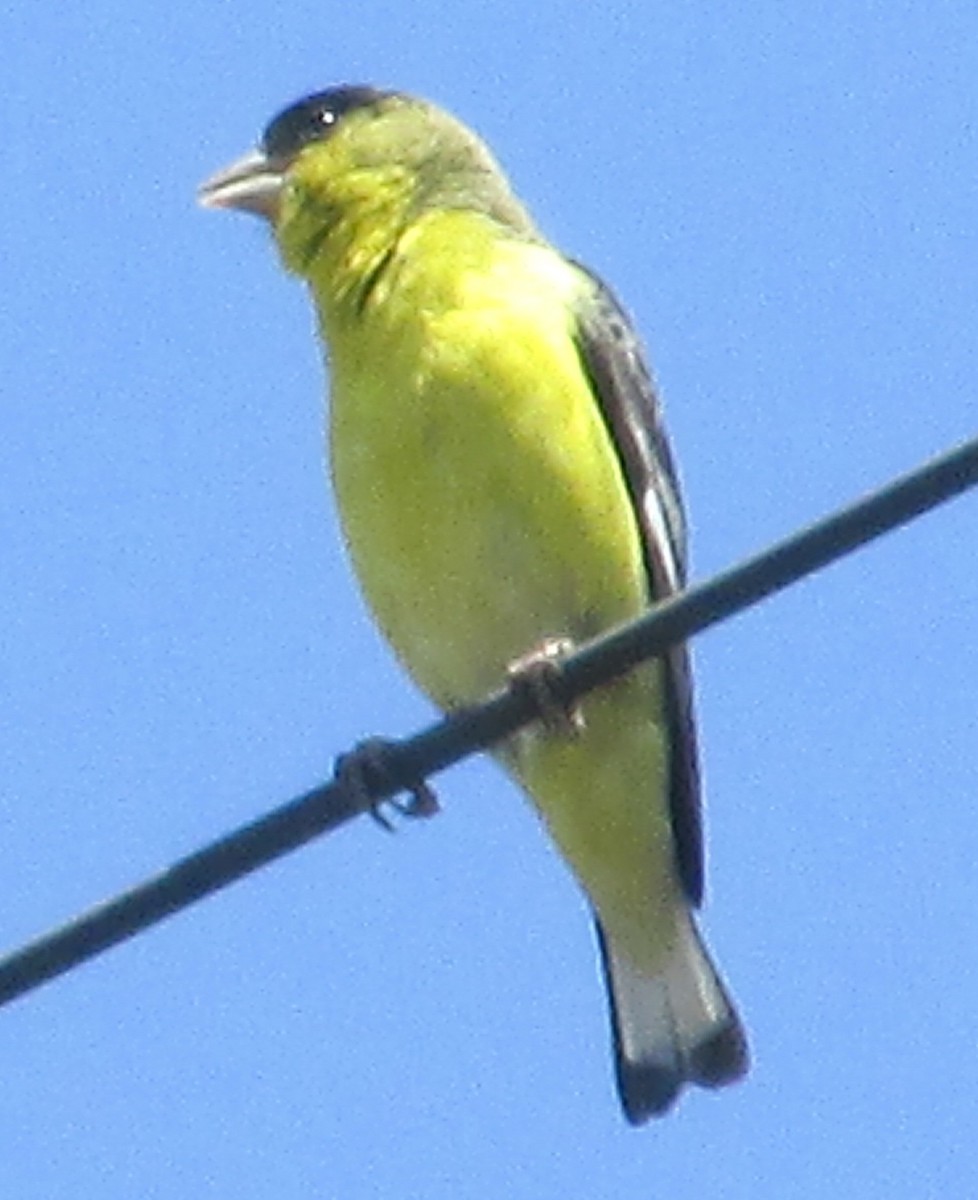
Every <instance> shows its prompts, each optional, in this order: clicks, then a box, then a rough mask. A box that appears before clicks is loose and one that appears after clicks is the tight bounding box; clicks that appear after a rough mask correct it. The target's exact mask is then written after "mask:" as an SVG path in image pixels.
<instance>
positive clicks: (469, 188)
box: [200, 86, 748, 1124]
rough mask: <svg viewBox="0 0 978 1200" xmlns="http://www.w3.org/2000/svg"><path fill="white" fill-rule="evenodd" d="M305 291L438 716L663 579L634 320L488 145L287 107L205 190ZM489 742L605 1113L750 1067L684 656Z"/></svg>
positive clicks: (403, 623) (665, 592) (387, 570)
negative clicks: (580, 998) (573, 883)
mask: <svg viewBox="0 0 978 1200" xmlns="http://www.w3.org/2000/svg"><path fill="white" fill-rule="evenodd" d="M200 198H201V200H202V202H203V203H204V204H205V205H207V206H212V207H218V208H236V209H244V210H246V211H249V212H252V213H257V214H259V215H260V216H262V217H264V218H265V219H267V220H268V222H269V223H270V225H271V227H272V230H273V231H274V235H275V239H276V242H277V244H278V248H279V251H280V253H281V257H282V261H283V263H284V265H285V267H286V269H287V270H288V271H290V272H292V273H294V274H296V275H299V276H300V277H302V278H303V279H304V280H305V281H306V282H307V283H308V285H309V288H310V290H311V292H312V296H313V299H314V301H315V304H316V309H317V312H318V317H319V324H320V330H321V333H322V338H323V342H324V344H325V348H326V352H327V358H328V366H329V374H330V378H331V382H332V389H331V390H332V396H331V404H330V433H331V437H330V443H331V465H332V475H333V482H334V486H335V491H336V496H337V500H338V505H339V511H340V516H341V521H342V525H343V529H344V533H345V537H346V541H347V544H348V547H349V551H350V554H351V556H352V559H353V562H354V565H355V567H356V571H357V574H358V576H359V579H360V583H361V586H362V589H363V591H364V593H365V595H366V598H367V601H368V603H369V605H370V607H371V608H372V610H373V613H374V615H375V617H376V619H377V621H378V623H379V625H380V627H381V629H382V630H383V632H384V634H385V635H386V637H387V638H388V640H389V641H390V643H391V645H392V646H393V648H394V650H395V652H396V653H397V655H398V656H399V658H400V659H401V661H402V663H403V664H404V666H405V667H406V669H407V670H408V672H409V673H410V674H411V675H412V676H413V678H414V679H415V681H416V682H417V683H418V684H419V686H420V687H421V688H422V689H423V690H424V691H425V692H427V694H428V695H429V696H430V697H431V698H432V699H433V700H434V701H435V703H436V704H438V705H440V706H441V707H442V708H443V709H445V710H450V709H453V708H456V707H457V706H459V705H466V704H471V703H474V702H476V701H478V700H479V699H480V698H482V697H484V696H485V695H486V694H488V693H489V692H490V691H492V690H494V689H495V688H497V687H498V686H499V685H500V684H502V683H504V682H505V679H506V676H507V671H508V670H510V669H512V666H513V664H514V663H516V664H520V663H525V662H527V661H529V660H530V659H532V656H533V655H534V654H535V653H537V652H542V653H546V649H545V648H547V647H553V646H554V645H555V644H565V643H576V642H581V641H585V640H587V639H588V638H591V637H593V636H594V635H595V634H598V633H600V632H601V631H603V630H606V629H607V628H609V627H610V626H612V625H615V624H618V623H620V622H623V621H627V620H629V619H631V618H634V617H636V616H638V615H639V614H640V613H642V612H644V611H645V610H646V609H647V608H648V607H649V606H650V605H651V604H653V603H655V602H656V601H657V600H660V599H662V598H663V597H666V596H669V595H671V594H672V593H673V592H675V591H676V590H678V589H679V588H680V587H682V586H683V583H684V581H685V577H686V532H685V525H684V516H683V510H682V505H681V500H680V494H679V487H678V482H677V478H676V472H675V468H674V465H673V461H672V456H671V453H670V450H669V446H668V443H667V441H666V436H665V432H664V429H663V425H662V419H661V415H660V408H659V403H658V399H657V396H656V393H655V390H654V387H653V384H652V381H651V378H650V376H649V373H648V370H647V368H646V366H645V363H644V360H643V355H642V351H641V348H640V346H639V343H638V340H637V338H636V335H635V333H634V332H633V330H632V327H631V325H630V323H629V320H628V318H627V317H626V315H625V314H624V312H623V311H622V309H621V308H620V307H619V305H618V303H617V301H616V300H615V298H614V296H613V295H612V294H611V292H610V291H609V290H608V289H607V288H606V287H605V285H604V284H603V283H601V281H600V280H599V279H598V278H597V277H596V276H595V275H593V274H592V273H591V272H589V271H588V270H586V269H585V268H584V267H582V266H581V265H579V264H578V263H576V262H574V261H572V260H571V259H568V258H566V257H564V256H563V255H562V254H560V253H559V252H558V251H557V250H556V249H554V248H553V247H552V246H551V245H550V244H549V243H548V242H547V241H546V240H545V239H544V238H543V236H542V235H541V234H540V232H539V231H538V230H537V228H536V226H535V225H534V223H533V221H532V220H531V218H530V216H529V215H528V213H527V212H526V210H525V209H524V207H523V206H522V205H521V203H520V202H519V200H518V199H517V198H516V197H515V195H514V194H513V192H512V191H511V189H510V186H509V183H508V181H507V179H506V177H505V175H504V174H503V172H502V170H501V169H500V168H499V166H498V165H497V163H496V162H495V160H494V159H493V157H492V155H491V154H490V152H489V150H488V149H487V147H486V146H485V145H484V144H483V143H482V142H481V141H480V140H479V139H478V138H477V137H476V136H475V135H474V134H473V133H471V132H470V131H469V130H468V129H467V128H466V127H465V126H463V125H462V124H460V123H459V122H458V121H457V120H455V119H454V118H453V117H451V116H450V115H449V114H448V113H446V112H444V111H442V110H441V109H439V108H437V107H436V106H435V105H433V104H430V103H428V102H426V101H424V100H420V99H417V98H415V97H412V96H409V95H407V94H404V93H401V92H393V91H381V90H377V89H375V88H372V87H364V86H343V87H336V88H331V89H329V90H327V91H324V92H319V93H317V94H315V95H312V96H308V97H307V98H305V99H303V100H300V101H298V102H297V103H295V104H293V105H291V106H290V107H289V108H287V109H285V110H284V111H283V112H281V113H280V114H279V115H278V116H276V117H275V118H274V120H272V122H271V123H270V124H269V125H268V126H267V128H266V129H265V132H264V135H263V136H262V139H261V142H260V144H259V147H258V149H257V150H256V151H254V152H252V153H251V154H249V155H247V156H246V157H245V158H243V159H241V160H240V161H238V162H236V163H234V164H233V165H232V166H231V167H229V168H227V169H226V170H224V171H222V172H220V173H219V174H217V175H215V176H213V177H212V178H211V179H209V180H208V181H207V182H206V183H205V184H204V185H203V186H202V188H201V192H200ZM577 716H578V718H579V726H580V727H579V728H577V729H576V730H574V729H570V728H568V729H563V730H561V729H556V728H554V727H553V726H554V723H553V722H538V723H537V724H535V725H534V726H531V727H530V728H529V729H527V730H524V731H523V732H522V733H520V734H519V735H517V736H515V737H513V738H512V739H511V740H510V741H509V742H508V743H506V744H505V745H504V746H502V747H500V748H498V749H497V751H496V755H497V757H498V759H499V760H500V762H501V763H502V764H503V765H504V767H505V768H506V770H507V771H508V772H509V773H510V775H511V776H512V777H513V778H514V779H515V780H516V781H517V783H518V784H519V785H520V786H521V787H522V788H523V790H524V791H525V792H526V793H527V794H528V796H529V797H530V798H531V800H532V801H533V803H534V805H535V806H536V808H537V810H538V812H539V813H540V815H541V816H542V818H543V820H544V822H545V824H546V826H547V827H548V829H549V831H550V833H551V835H552V837H553V839H554V841H555V842H556V844H557V846H558V848H559V849H560V851H561V852H562V853H563V855H564V857H565V858H566V860H567V862H568V863H569V864H570V867H571V869H572V870H573V872H574V874H575V875H576V877H577V879H578V881H579V883H580V885H581V887H582V888H583V890H584V892H585V894H586V896H587V898H588V900H589V902H590V905H591V907H592V909H593V911H594V914H595V918H596V925H597V930H598V941H599V944H600V949H601V954H602V960H603V964H604V971H605V978H606V980H607V983H608V989H609V994H610V998H611V1012H612V1032H613V1038H614V1048H615V1060H616V1074H617V1081H618V1087H619V1093H620V1096H621V1101H622V1105H623V1108H624V1111H625V1115H626V1117H627V1118H628V1120H629V1121H630V1122H632V1123H633V1124H639V1123H641V1122H643V1121H645V1120H646V1119H647V1118H648V1117H650V1116H652V1115H657V1114H660V1113H664V1112H665V1111H666V1110H667V1109H668V1108H669V1107H670V1106H671V1104H672V1103H673V1101H674V1100H675V1098H676V1096H677V1095H678V1093H679V1091H680V1089H681V1088H682V1086H683V1084H685V1083H694V1084H700V1085H701V1086H704V1087H719V1086H722V1085H724V1084H727V1083H732V1082H733V1081H735V1080H737V1079H739V1078H740V1077H741V1076H742V1075H743V1074H744V1073H745V1071H746V1070H747V1063H748V1054H747V1041H746V1037H745V1034H744V1031H743V1027H742V1025H741V1023H740V1021H739V1019H738V1017H737V1014H736V1012H735V1009H734V1007H733V1005H732V1003H731V1001H730V998H729V996H728V995H727V992H726V990H725V988H724V986H723V984H722V983H721V981H720V978H719V976H718V974H717V971H716V969H715V968H714V966H713V965H712V963H711V962H710V959H709V957H708V954H707V952H706V949H705V947H704V945H703V942H702V940H701V938H700V934H699V932H698V930H697V927H696V924H695V921H694V918H693V910H694V909H695V908H696V907H697V906H698V905H699V904H700V902H701V899H702V892H703V846H702V832H701V817H700V795H699V791H700V788H699V776H698V768H697V748H696V738H695V729H694V723H693V710H692V690H691V680H690V667H689V659H688V655H687V651H686V648H685V647H684V646H679V647H676V648H675V649H673V650H672V651H671V652H670V653H669V654H668V655H667V656H666V657H664V658H663V659H662V660H660V661H657V662H655V663H652V664H647V665H645V666H643V667H640V668H639V669H638V670H636V671H634V672H633V673H632V674H630V675H629V676H628V677H626V678H624V679H622V680H621V681H619V682H616V683H615V684H613V685H611V686H608V687H606V688H603V689H601V690H599V691H598V692H595V693H593V694H591V695H590V696H589V697H587V698H586V699H585V700H583V701H582V702H581V704H580V707H579V712H578V714H577Z"/></svg>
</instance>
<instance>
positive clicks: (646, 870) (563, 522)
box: [330, 246, 675, 961]
mask: <svg viewBox="0 0 978 1200" xmlns="http://www.w3.org/2000/svg"><path fill="white" fill-rule="evenodd" d="M500 253H501V254H503V255H506V254H510V255H513V256H519V261H514V262H513V263H512V264H510V263H508V262H506V261H502V262H500V263H498V264H497V269H494V270H491V271H473V272H471V273H470V274H469V275H468V276H467V277H466V278H465V279H464V281H463V282H461V283H459V282H457V281H456V283H455V284H454V285H453V290H452V292H451V294H450V295H448V296H446V302H445V304H444V306H440V305H439V304H437V303H433V302H432V297H433V296H437V295H438V293H437V289H432V288H431V287H430V286H429V287H428V288H427V290H426V291H425V292H424V295H423V298H422V299H419V301H418V303H417V304H414V305H412V304H410V303H409V302H408V303H406V300H408V299H409V297H407V296H406V295H405V292H409V288H408V282H409V281H407V280H406V281H405V286H404V288H403V289H402V290H401V291H400V292H399V293H398V294H397V297H396V300H397V305H398V309H397V311H396V313H395V312H393V311H392V312H391V313H390V314H388V313H386V312H384V311H380V312H377V313H368V314H365V316H364V321H363V323H362V325H361V327H360V328H359V330H358V336H357V337H356V338H355V339H353V338H350V339H346V340H344V339H343V338H342V337H337V335H336V333H335V331H331V336H330V343H331V371H332V380H333V397H332V412H331V447H332V448H331V457H332V467H333V476H334V484H335V488H336V493H337V497H338V502H339V508H340V513H341V519H342V523H343V527H344V531H345V535H346V539H347V542H348V545H349V549H350V553H351V555H352V557H353V560H354V564H355V567H356V570H357V574H358V576H359V579H360V582H361V585H362V588H363V591H364V593H365V596H366V598H367V600H368V602H369V604H370V606H371V608H372V610H373V612H374V614H375V616H376V619H377V621H378V622H379V624H380V626H381V628H382V630H383V632H384V633H385V634H386V636H387V638H388V639H389V641H390V643H391V645H392V646H393V648H394V650H395V651H396V653H397V654H398V656H399V657H400V659H401V661H402V662H403V664H404V665H405V667H406V668H407V670H408V671H409V672H410V674H411V675H412V676H413V678H414V679H415V681H416V682H417V683H418V684H419V686H420V687H421V688H422V689H423V690H424V691H426V692H427V693H428V694H429V695H430V696H431V697H432V699H433V700H435V702H436V703H438V704H439V705H441V706H442V707H444V708H451V707H453V706H456V705H459V704H462V703H467V702H472V701H475V700H478V699H480V698H481V697H483V696H484V695H485V694H486V693H488V692H489V691H491V690H492V689H494V688H496V687H498V686H500V685H501V684H502V683H503V682H504V681H505V678H506V668H507V665H508V664H510V663H511V662H512V661H513V660H514V659H516V658H518V657H520V656H521V655H524V654H526V653H527V652H528V651H530V650H532V649H533V648H534V647H535V646H537V645H539V644H540V643H541V642H542V641H543V639H545V638H553V637H565V638H570V639H571V640H573V641H577V642H579V641H582V640H585V639H587V638H589V637H592V636H593V635H594V634H596V633H598V632H599V631H601V630H602V629H606V628H607V627H609V626H610V625H613V624H616V623H618V622H620V621H624V620H627V619H628V618H630V617H633V616H635V615H636V614H637V613H639V612H640V611H642V610H643V609H644V608H645V607H646V606H647V604H648V602H649V601H648V596H647V582H646V578H645V574H644V568H643V563H642V556H641V547H640V539H639V533H638V529H637V523H636V520H635V516H634V513H633V510H632V505H631V502H630V499H629V497H628V494H627V490H626V487H625V483H624V479H623V477H622V473H621V470H620V467H619V463H618V460H617V457H616V455H615V453H614V448H613V446H612V444H611V441H610V438H609V435H608V432H607V429H606V427H605V424H604V422H603V419H602V417H601V414H600V412H599V410H598V407H597V404H596V403H595V401H594V398H593V396H592V394H591V392H590V388H589V387H588V385H587V382H586V380H585V377H584V375H583V372H582V370H581V366H580V362H579V359H578V355H577V352H576V349H575V347H574V344H573V341H572V338H571V333H570V322H569V318H568V316H567V315H566V313H567V311H568V309H567V304H566V302H565V301H566V299H567V296H568V295H569V294H570V292H571V291H572V290H573V289H574V288H575V287H577V286H579V279H578V276H577V275H576V273H575V272H574V271H573V269H572V268H570V267H569V266H568V265H567V264H565V263H563V262H562V260H559V259H557V258H556V256H554V255H552V254H550V253H549V252H546V251H542V250H539V249H538V248H536V247H530V246H513V247H512V248H508V247H507V248H504V249H503V250H502V251H500ZM527 256H528V257H529V259H530V260H531V262H530V266H531V268H532V269H531V270H529V271H528V269H527V261H526V258H527ZM534 271H536V274H534ZM460 288H461V289H462V292H461V294H460V291H459V289H460ZM583 715H584V719H585V723H586V729H585V733H584V734H583V736H582V737H580V738H578V739H576V740H573V741H571V740H568V739H566V738H562V737H555V736H553V735H549V734H545V733H543V732H542V731H539V730H537V731H531V732H530V733H529V734H526V735H521V736H520V737H519V738H518V739H515V740H514V742H513V744H511V745H510V746H508V747H507V748H504V750H503V751H502V752H501V753H500V757H501V759H502V761H503V762H504V763H505V765H506V766H507V768H508V769H509V770H510V771H511V772H512V773H513V774H514V775H515V776H516V778H517V779H518V780H519V782H520V783H521V784H522V785H523V786H524V788H525V789H526V790H527V791H528V792H529V794H530V795H531V797H532V798H533V800H534V801H535V803H536V805H537V806H538V808H539V810H540V811H541V813H542V815H543V816H544V818H545V820H546V821H547V824H548V825H549V827H550V830H551V832H552V834H553V836H554V838H555V840H556V841H557V842H558V844H559V845H560V847H561V849H562V850H563V852H564V853H565V855H566V857H567V858H568V860H569V861H570V863H571V865H572V866H573V867H574V869H575V871H576V873H577V875H578V877H579V879H580V881H581V883H582V884H583V885H584V887H585V889H586V890H587V892H588V893H589V895H590V897H591V899H592V901H593V902H594V903H595V905H596V907H597V908H598V909H599V911H600V912H601V914H602V917H603V918H604V919H605V921H606V923H607V924H609V926H617V927H618V933H619V936H620V937H622V938H625V939H626V940H627V942H632V941H633V939H632V937H630V936H629V935H628V933H627V930H626V929H625V928H624V927H625V926H626V925H628V926H630V925H631V924H633V923H634V924H635V925H636V927H637V932H636V934H635V937H634V942H635V957H637V958H638V959H639V960H640V961H641V960H642V959H646V960H647V959H648V958H649V955H650V954H655V953H656V947H655V946H654V944H653V945H650V936H649V921H648V918H649V917H650V916H651V915H653V914H652V913H651V912H650V906H651V909H653V910H659V909H660V907H661V906H669V905H671V904H672V903H674V897H675V882H674V873H673V868H672V850H671V840H670V832H669V822H668V813H667V805H666V799H665V797H666V787H667V783H666V780H667V774H668V746H667V745H666V743H665V734H664V730H663V728H662V724H661V722H662V701H661V691H660V679H659V672H658V668H657V667H647V668H644V669H643V670H642V671H640V672H638V673H636V674H635V675H633V676H631V677H630V678H629V679H628V680H625V681H622V682H621V683H619V684H616V685H614V686H613V687H611V688H608V689H605V690H604V691H603V692H601V693H600V694H598V695H596V696H594V697H592V698H590V699H589V700H588V701H587V702H586V703H585V705H584V709H583ZM632 918H634V921H633V920H632ZM666 924H668V923H666Z"/></svg>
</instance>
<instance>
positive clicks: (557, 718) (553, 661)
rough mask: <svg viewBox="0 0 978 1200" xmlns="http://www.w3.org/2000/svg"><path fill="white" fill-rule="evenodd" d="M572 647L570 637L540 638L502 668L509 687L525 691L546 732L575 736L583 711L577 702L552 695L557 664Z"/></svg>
mask: <svg viewBox="0 0 978 1200" xmlns="http://www.w3.org/2000/svg"><path fill="white" fill-rule="evenodd" d="M573 650H574V643H573V642H572V641H571V640H570V638H557V637H552V638H544V640H543V641H542V642H541V643H540V644H539V645H538V646H534V647H533V649H532V650H530V651H529V652H528V653H526V654H521V655H520V657H519V658H516V659H514V660H513V661H512V662H511V663H510V664H509V666H508V667H507V668H506V674H507V676H508V677H509V686H510V688H511V689H513V690H514V691H523V692H526V693H528V694H529V696H530V698H531V699H532V701H533V703H534V704H535V705H536V708H537V712H538V713H539V714H540V720H541V722H542V723H543V726H544V728H545V729H547V731H548V732H550V733H555V734H562V735H563V736H564V737H571V738H574V737H579V736H580V734H582V733H583V732H584V714H583V713H582V712H581V709H580V705H578V704H567V703H565V702H564V701H563V700H561V699H560V697H559V696H558V695H557V694H556V689H555V687H554V685H555V683H556V681H557V679H558V678H559V672H560V664H561V663H562V662H563V660H564V659H565V658H567V656H568V655H569V654H571V653H572V652H573Z"/></svg>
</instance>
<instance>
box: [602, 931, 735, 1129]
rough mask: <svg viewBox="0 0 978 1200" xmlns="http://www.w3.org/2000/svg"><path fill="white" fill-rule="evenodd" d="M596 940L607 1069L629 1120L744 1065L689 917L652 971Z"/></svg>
mask: <svg viewBox="0 0 978 1200" xmlns="http://www.w3.org/2000/svg"><path fill="white" fill-rule="evenodd" d="M597 930H598V941H599V944H600V946H601V957H602V962H603V964H604V972H605V979H606V981H607V985H608V995H609V1000H610V1004H611V1024H612V1034H613V1037H614V1051H615V1069H616V1075H617V1080H618V1091H619V1095H620V1096H621V1103H622V1107H623V1108H624V1110H625V1116H626V1117H627V1118H628V1120H629V1121H630V1122H631V1123H632V1124H633V1125H640V1124H642V1123H643V1122H645V1121H647V1120H648V1119H649V1117H653V1116H661V1115H662V1114H664V1113H665V1112H667V1111H668V1109H669V1108H670V1107H671V1106H672V1105H673V1103H674V1102H675V1100H676V1098H677V1097H678V1095H679V1092H680V1091H681V1089H682V1087H683V1085H684V1084H687V1083H691V1084H697V1085H698V1086H700V1087H707V1088H716V1087H723V1086H725V1085H726V1084H729V1083H735V1082H736V1081H737V1080H738V1079H741V1078H742V1077H743V1076H744V1074H745V1073H746V1071H747V1068H748V1061H749V1059H748V1050H747V1037H746V1034H745V1033H744V1029H743V1026H742V1025H741V1023H740V1019H739V1017H738V1016H737V1013H736V1010H735V1009H734V1006H733V1003H732V1002H731V1000H730V998H729V996H728V995H727V993H726V990H725V989H724V986H723V984H722V982H721V980H720V977H719V975H718V974H717V971H716V968H715V967H714V966H713V964H712V963H711V962H710V958H709V955H708V954H707V951H706V948H705V946H704V945H703V942H702V939H701V938H700V935H699V931H698V930H697V928H696V925H695V924H694V922H693V919H692V917H691V916H690V917H689V918H688V920H687V921H685V922H684V923H683V925H682V927H681V930H680V935H679V937H678V939H677V942H676V944H675V946H674V948H673V950H672V951H671V953H670V956H669V958H668V960H667V961H666V963H665V964H664V966H663V969H662V970H661V971H660V972H659V973H658V974H656V975H651V976H650V975H648V974H645V973H643V972H642V971H640V970H639V969H638V968H636V967H635V966H634V965H633V964H632V962H631V961H630V960H629V959H628V958H626V957H625V956H624V955H623V954H621V953H618V952H617V951H616V948H615V946H614V945H613V944H612V943H611V942H610V941H609V939H608V937H607V935H606V933H605V931H604V930H603V929H602V928H601V925H600V923H598V925H597Z"/></svg>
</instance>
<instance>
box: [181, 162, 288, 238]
mask: <svg viewBox="0 0 978 1200" xmlns="http://www.w3.org/2000/svg"><path fill="white" fill-rule="evenodd" d="M284 183H285V176H284V173H283V171H282V169H281V167H280V166H279V164H277V163H275V162H273V161H271V160H270V159H269V158H268V157H267V155H266V154H265V153H264V152H263V151H261V150H252V151H251V153H250V154H246V155H245V156H244V158H239V159H238V160H237V162H233V163H231V165H230V166H229V167H225V168H224V170H223V171H218V172H217V174H216V175H212V176H211V177H210V178H209V179H205V180H204V182H203V183H202V184H201V185H200V187H199V188H198V190H197V199H198V200H199V201H200V203H201V204H202V205H203V206H204V208H239V209H241V210H242V212H251V213H256V214H257V215H258V216H259V217H264V218H265V219H266V220H268V221H274V220H275V217H276V215H277V213H278V205H279V199H280V197H281V195H282V187H283V185H284Z"/></svg>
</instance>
